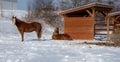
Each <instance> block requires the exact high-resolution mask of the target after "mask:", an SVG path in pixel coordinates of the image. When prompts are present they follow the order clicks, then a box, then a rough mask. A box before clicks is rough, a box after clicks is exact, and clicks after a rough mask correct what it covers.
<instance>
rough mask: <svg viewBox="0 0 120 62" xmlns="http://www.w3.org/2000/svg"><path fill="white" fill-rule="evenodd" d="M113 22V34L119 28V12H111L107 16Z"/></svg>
mask: <svg viewBox="0 0 120 62" xmlns="http://www.w3.org/2000/svg"><path fill="white" fill-rule="evenodd" d="M109 16H110V18H111V19H112V22H113V24H114V25H113V33H115V32H116V29H118V28H120V12H113V13H110V14H109Z"/></svg>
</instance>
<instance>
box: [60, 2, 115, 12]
mask: <svg viewBox="0 0 120 62" xmlns="http://www.w3.org/2000/svg"><path fill="white" fill-rule="evenodd" d="M92 5H93V6H94V5H101V6H103V7H104V6H107V7H108V8H113V5H109V4H105V3H99V2H94V3H90V4H87V5H83V6H80V7H76V8H71V9H68V10H65V11H62V12H61V13H65V12H68V11H71V10H75V9H79V8H84V7H87V6H90V7H92Z"/></svg>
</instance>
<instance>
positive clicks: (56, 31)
mask: <svg viewBox="0 0 120 62" xmlns="http://www.w3.org/2000/svg"><path fill="white" fill-rule="evenodd" d="M53 34H54V35H58V34H59V28H58V27H56V28H55V30H54V33H53Z"/></svg>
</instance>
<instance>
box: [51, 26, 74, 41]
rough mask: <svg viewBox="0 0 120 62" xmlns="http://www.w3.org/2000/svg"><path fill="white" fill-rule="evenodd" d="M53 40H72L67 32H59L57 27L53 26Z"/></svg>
mask: <svg viewBox="0 0 120 62" xmlns="http://www.w3.org/2000/svg"><path fill="white" fill-rule="evenodd" d="M52 39H53V40H72V38H71V37H70V36H69V35H68V34H59V28H55V30H54V32H53V35H52Z"/></svg>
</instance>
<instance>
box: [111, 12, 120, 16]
mask: <svg viewBox="0 0 120 62" xmlns="http://www.w3.org/2000/svg"><path fill="white" fill-rule="evenodd" d="M109 15H110V16H118V15H119V16H120V11H118V12H113V13H110V14H109Z"/></svg>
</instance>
